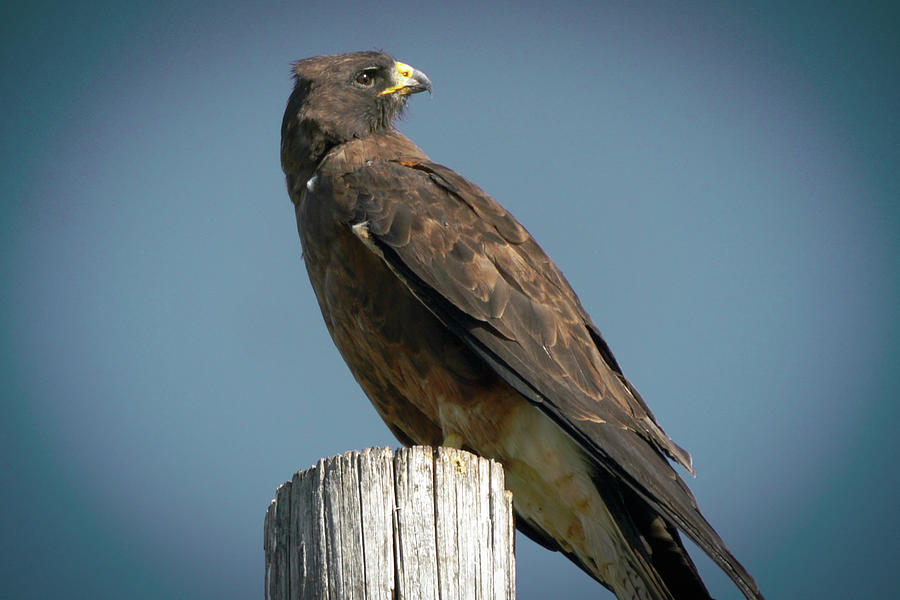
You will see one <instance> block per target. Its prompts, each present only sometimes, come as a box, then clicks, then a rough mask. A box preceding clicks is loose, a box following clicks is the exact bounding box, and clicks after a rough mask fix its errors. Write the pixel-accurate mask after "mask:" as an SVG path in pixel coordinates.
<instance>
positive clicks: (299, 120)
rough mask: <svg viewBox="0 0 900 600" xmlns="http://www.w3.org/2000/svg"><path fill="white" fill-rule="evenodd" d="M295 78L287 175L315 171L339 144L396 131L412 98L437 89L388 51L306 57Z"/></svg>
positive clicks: (287, 128) (286, 139)
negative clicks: (322, 159) (402, 114)
mask: <svg viewBox="0 0 900 600" xmlns="http://www.w3.org/2000/svg"><path fill="white" fill-rule="evenodd" d="M294 79H295V85H294V91H293V93H292V94H291V97H290V99H289V100H288V104H287V109H286V110H285V113H284V120H283V121H282V124H281V165H282V168H283V169H284V171H285V173H290V172H295V173H296V172H297V171H298V170H302V171H306V170H308V169H310V168H311V167H312V168H314V166H315V164H317V163H318V161H319V160H320V159H321V158H322V157H323V156H324V155H325V153H326V152H328V150H329V149H330V148H332V147H334V146H335V145H337V144H340V143H343V142H346V141H349V140H352V139H354V138H362V137H366V136H369V135H372V134H374V133H377V132H379V131H389V130H392V129H393V127H394V125H393V121H394V119H395V118H396V117H397V116H398V115H399V114H400V112H401V111H402V110H403V107H404V106H405V105H406V99H407V96H409V94H415V93H417V92H422V91H425V90H428V91H429V92H430V91H431V82H430V81H429V80H428V77H426V76H425V74H424V73H422V72H421V71H418V70H416V69H414V68H412V67H410V66H409V65H406V64H403V63H401V62H397V61H395V60H394V59H393V58H392V57H390V56H389V55H387V54H385V53H383V52H355V53H353V54H336V55H332V56H316V57H313V58H306V59H304V60H300V61H297V62H296V63H294ZM310 162H312V165H310V164H309V163H310Z"/></svg>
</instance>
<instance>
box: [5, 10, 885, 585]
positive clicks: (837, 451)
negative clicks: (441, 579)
mask: <svg viewBox="0 0 900 600" xmlns="http://www.w3.org/2000/svg"><path fill="white" fill-rule="evenodd" d="M892 5H893V6H892ZM898 27H900V21H898V18H897V14H896V11H895V3H885V4H883V5H879V4H877V3H874V4H873V3H866V4H865V5H860V4H857V3H829V6H828V7H825V6H824V5H823V3H818V2H816V3H812V2H810V3H782V2H762V3H752V5H751V4H750V3H724V4H723V3H716V4H714V5H705V4H693V3H687V4H685V3H681V4H678V5H677V6H674V5H673V4H671V3H659V4H657V3H640V4H628V5H627V6H621V5H619V4H618V3H617V4H615V5H605V4H601V3H592V2H579V3H576V2H571V3H566V2H562V3H552V4H550V3H548V4H546V5H539V4H536V3H514V2H504V3H496V4H484V5H483V4H479V3H472V4H466V3H459V4H454V5H451V4H449V3H438V4H419V3H406V4H404V3H399V2H392V3H358V4H353V3H351V4H345V3H341V2H303V3H299V2H298V3H294V2H278V3H241V4H216V5H207V4H206V3H185V2H154V3H110V4H91V3H81V4H79V3H58V4H56V3H41V2H28V3H24V2H12V3H10V2H7V3H5V4H4V7H3V9H2V18H0V43H2V67H0V68H2V77H3V86H2V99H0V106H2V113H3V115H2V119H0V132H2V139H3V144H2V149H0V152H2V164H3V167H2V171H0V181H2V190H3V202H2V204H0V250H2V254H0V269H2V271H0V274H2V285H3V287H2V297H0V298H2V307H0V308H2V311H0V333H2V340H0V342H2V345H0V352H2V361H0V367H2V382H3V386H2V388H3V389H2V395H3V404H2V415H0V436H2V437H0V456H2V462H0V465H2V484H0V525H2V543H3V545H2V553H3V556H2V557H0V581H2V583H0V590H2V591H0V595H2V596H3V597H8V598H17V599H18V598H49V597H58V596H65V597H70V598H101V599H102V598H122V597H126V598H131V599H142V598H184V599H201V598H213V597H217V598H224V599H229V598H235V599H237V598H260V597H262V581H263V555H262V521H263V515H264V512H265V509H266V506H267V505H268V502H269V500H270V498H271V497H272V495H273V493H274V490H275V488H276V486H277V485H278V484H280V483H281V482H282V481H284V480H285V479H288V478H289V477H290V476H291V474H292V473H293V472H294V471H295V470H297V469H301V468H306V467H307V466H309V465H310V464H312V463H313V462H314V461H316V460H317V459H318V458H319V457H323V456H328V455H331V454H337V453H341V452H343V451H346V450H350V449H356V448H363V447H367V446H373V445H396V443H395V441H394V440H393V439H392V437H391V436H390V435H389V433H388V431H387V428H386V427H385V426H384V425H383V424H382V423H381V422H380V420H379V419H378V417H377V416H376V414H375V412H374V410H373V409H372V408H371V407H370V405H369V403H368V402H367V400H366V399H365V398H364V396H363V395H362V393H361V392H360V390H359V389H358V388H357V386H356V384H355V383H354V382H353V380H352V378H351V377H350V375H349V373H348V371H347V369H346V368H345V366H344V365H343V363H342V362H341V359H340V357H339V356H338V354H337V352H336V351H335V350H334V348H333V346H332V344H331V341H330V340H329V338H328V335H327V333H326V331H325V327H324V326H323V324H322V322H321V317H320V315H319V313H318V308H317V307H316V305H315V301H314V298H313V294H312V292H311V290H310V287H309V284H308V282H307V279H306V275H305V272H304V270H303V267H302V265H301V261H300V251H299V242H298V240H297V235H296V230H295V224H294V216H293V210H292V208H291V205H290V203H289V201H288V198H287V195H286V193H285V189H284V184H283V179H282V175H281V172H280V168H279V163H278V144H279V126H280V123H281V115H282V110H283V107H284V103H285V100H286V98H287V95H288V93H289V91H290V80H289V63H290V61H292V60H295V59H298V58H302V57H306V56H311V55H316V54H327V53H335V52H345V51H352V50H361V49H373V48H379V49H385V50H387V51H389V52H390V53H392V54H393V55H395V56H396V57H397V58H399V59H401V60H403V61H405V62H408V63H410V64H412V65H414V66H416V67H418V68H420V69H422V70H423V71H425V72H426V73H428V75H429V76H430V77H431V79H432V81H433V82H434V87H435V93H434V96H433V97H431V98H428V97H427V96H417V97H414V98H412V101H411V106H410V110H409V111H408V114H407V116H406V118H405V120H404V121H403V122H402V123H401V124H400V128H401V130H402V131H404V132H405V133H406V134H407V135H409V136H410V137H411V138H412V139H413V140H415V141H416V142H417V143H418V144H419V145H420V146H421V147H422V148H423V149H424V150H425V151H426V152H428V153H429V155H430V156H431V157H432V158H433V159H434V160H436V161H438V162H441V163H444V164H447V165H449V166H451V167H452V168H454V169H456V170H458V171H459V172H460V173H462V174H464V175H465V176H466V177H468V178H470V179H471V180H473V181H474V182H476V183H477V184H479V185H480V186H482V187H483V188H484V189H485V190H487V191H488V192H489V193H490V194H492V195H493V196H494V197H495V198H497V199H498V200H499V201H500V202H501V203H503V204H504V205H505V206H507V207H508V208H509V209H510V210H511V211H512V212H513V213H514V214H515V215H516V216H517V217H518V218H519V219H520V220H521V221H522V222H523V223H524V224H525V226H526V227H528V228H529V230H530V231H531V232H532V233H533V234H534V235H535V236H536V237H537V239H538V240H539V241H540V242H541V244H542V245H543V246H544V248H545V249H546V250H547V251H548V252H549V253H550V254H551V256H553V257H554V259H555V260H556V262H557V263H558V264H559V265H560V267H561V268H562V269H563V271H564V272H565V273H566V275H567V276H568V277H569V279H570V280H571V282H572V284H573V286H574V287H575V288H576V290H578V292H579V294H580V296H581V298H582V300H583V301H584V304H585V305H586V306H587V308H588V310H589V311H590V312H591V313H592V315H593V317H594V319H595V321H596V322H597V323H598V324H599V326H600V328H601V329H602V330H603V332H604V334H605V336H606V337H607V340H608V341H609V343H610V345H611V346H612V348H613V350H614V351H615V352H616V354H617V356H618V358H619V360H620V362H621V363H622V365H623V367H624V369H625V371H626V373H627V374H628V376H629V377H630V378H631V379H632V381H633V382H634V383H635V384H636V386H637V387H638V389H640V390H641V391H642V393H643V395H644V396H645V398H646V399H647V400H648V401H649V403H650V405H651V406H652V407H653V409H654V411H655V412H656V415H657V417H658V418H659V420H660V422H661V423H662V424H663V426H664V427H665V428H666V430H667V431H668V433H669V434H670V435H671V436H672V437H673V438H674V439H675V440H676V441H678V442H679V443H681V444H682V445H684V446H685V447H687V448H688V449H689V450H691V451H692V453H693V455H694V459H695V465H696V467H697V472H698V476H697V478H696V479H694V480H692V481H691V485H692V487H693V489H694V491H695V492H696V495H697V496H698V498H699V501H700V504H701V506H702V507H703V509H704V511H705V513H706V515H707V516H708V518H709V519H710V521H712V523H713V524H714V525H715V526H716V527H717V528H718V530H719V531H720V532H721V534H722V535H723V537H724V538H725V539H726V540H727V542H728V543H729V545H730V546H731V548H732V550H734V552H735V553H736V554H737V555H738V556H739V557H740V558H741V560H742V561H743V562H744V563H745V564H746V565H747V566H748V568H749V569H750V571H751V572H752V573H753V574H754V575H755V576H756V578H757V580H758V582H759V584H760V586H761V588H762V589H763V591H764V592H766V593H767V594H768V596H769V597H770V598H847V597H854V598H864V597H886V596H888V595H890V594H891V592H892V591H896V581H897V575H896V573H897V568H898V566H900V565H898V563H897V556H898V553H900V547H898V533H900V531H898V525H897V518H896V508H897V500H896V493H897V491H898V489H900V481H898V479H900V478H898V469H897V467H896V464H895V462H896V459H897V458H898V445H897V441H896V432H895V428H896V424H897V422H898V417H900V414H898V412H900V411H898V397H900V375H898V373H900V368H898V366H900V365H898V357H900V347H898V346H900V345H898V339H900V327H898V318H897V317H898V306H900V295H898V283H900V281H898V273H900V268H898V250H900V248H898V246H900V210H898V199H900V186H898V183H900V177H898V154H900V150H898V148H900V110H898V107H900V92H898V90H900V77H898V66H897V65H898V62H897V57H898V56H900V42H898V40H900V38H898V36H897V31H898ZM518 562H519V571H518V585H519V598H520V599H521V600H528V599H537V598H545V597H548V596H550V595H552V596H553V597H569V598H608V597H609V595H608V594H607V592H606V591H605V590H603V589H601V588H600V587H599V586H598V585H596V584H595V583H593V582H592V581H590V580H589V579H588V578H587V577H586V576H585V575H583V574H582V573H581V572H580V571H578V570H577V569H576V568H575V567H573V566H571V565H570V564H568V563H567V562H566V561H565V560H564V559H562V558H560V557H559V556H558V555H554V554H551V553H548V552H546V551H544V550H543V549H540V548H538V547H536V546H535V545H534V544H532V543H531V542H529V541H527V540H525V539H521V538H520V540H519V546H518ZM700 565H701V569H702V571H703V572H704V574H705V576H706V578H707V580H708V582H709V585H710V586H711V588H712V590H713V592H714V594H715V595H717V597H719V598H735V597H737V591H736V590H735V589H734V588H733V587H731V586H730V584H729V583H728V581H727V580H726V579H725V577H724V576H723V575H721V574H720V573H719V572H718V571H717V570H716V569H715V567H713V566H712V565H711V563H710V562H709V561H708V560H705V559H700Z"/></svg>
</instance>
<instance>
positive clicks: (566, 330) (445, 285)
mask: <svg viewBox="0 0 900 600" xmlns="http://www.w3.org/2000/svg"><path fill="white" fill-rule="evenodd" d="M330 192H331V193H333V194H334V199H335V201H336V202H337V203H338V205H341V206H347V207H348V211H347V214H348V215H353V216H352V218H350V219H349V221H348V225H350V226H354V225H359V224H367V226H368V233H369V235H370V236H371V239H370V240H368V241H367V244H368V245H369V247H372V244H374V245H375V246H377V248H376V250H377V251H378V253H379V254H380V255H381V256H382V258H383V259H384V260H385V261H386V263H387V264H388V265H389V266H390V267H391V268H392V269H393V270H394V272H395V273H396V274H397V276H398V277H400V278H401V279H402V280H403V281H404V283H405V284H406V285H407V286H408V287H409V288H410V290H411V291H412V292H413V293H414V294H415V295H416V297H418V298H419V300H420V301H422V302H423V303H424V304H425V305H426V306H427V307H428V308H429V309H430V310H431V311H432V312H433V313H434V314H435V315H436V316H437V317H438V318H439V319H441V321H442V322H443V323H444V324H445V325H446V326H447V327H448V328H450V329H451V330H452V331H454V332H455V333H456V334H457V335H458V336H459V337H460V338H461V339H463V340H464V341H465V343H466V344H467V345H468V346H469V347H470V348H472V349H473V350H474V351H475V352H476V353H478V354H479V355H480V356H481V357H482V358H483V359H484V360H485V361H486V362H487V363H488V364H490V365H491V366H492V368H494V370H495V371H496V372H497V373H498V374H500V375H501V376H502V377H503V378H504V379H506V381H507V382H508V383H509V384H510V385H511V386H513V387H514V388H515V389H516V390H518V391H519V392H520V393H522V394H523V396H525V397H526V398H528V399H529V400H530V401H532V402H534V403H535V404H537V405H538V406H539V407H540V408H541V409H542V410H543V411H544V412H545V413H546V414H547V415H548V416H549V417H550V418H552V419H554V420H555V421H556V422H557V423H558V424H559V425H560V426H561V427H563V429H564V430H566V431H567V432H568V433H569V434H570V435H571V436H572V437H573V438H574V439H575V440H577V441H578V442H579V443H580V444H581V445H582V447H583V448H584V449H585V450H586V451H587V452H588V454H589V455H590V456H592V457H594V459H595V460H596V462H597V464H598V465H599V466H601V467H602V468H604V469H605V470H606V471H607V472H609V473H611V474H612V475H614V476H616V477H619V478H621V479H622V480H623V481H624V482H625V483H627V484H628V485H629V486H630V487H631V488H632V489H633V490H634V491H635V492H636V493H637V494H638V495H640V496H641V497H642V498H643V499H644V500H645V501H647V502H648V503H649V504H650V506H652V507H653V508H654V509H655V510H657V511H658V512H659V513H660V514H662V515H663V516H664V517H665V518H666V519H667V520H668V521H670V522H671V523H673V524H674V525H676V526H677V527H678V528H680V529H682V530H683V531H684V532H685V533H687V534H688V535H689V536H690V537H691V538H692V539H693V540H694V541H695V542H696V543H697V544H698V545H699V546H700V547H701V548H702V549H703V550H704V551H705V552H706V553H707V554H709V555H710V556H711V557H712V558H713V560H715V562H716V563H717V564H719V566H720V567H722V569H723V570H725V571H726V573H728V575H729V576H730V577H731V578H732V579H733V580H734V581H735V583H736V584H737V585H738V587H740V588H741V590H742V591H743V592H744V594H745V595H746V596H747V597H748V598H756V597H759V596H758V594H759V592H758V589H757V588H756V585H755V583H754V582H753V579H752V578H751V577H750V575H749V574H748V573H747V572H746V571H745V570H744V568H743V567H742V566H741V565H740V564H739V563H738V562H737V560H736V559H735V558H734V557H733V556H732V555H731V553H730V552H729V551H728V549H727V548H726V547H725V544H724V543H723V542H722V540H721V539H720V538H719V536H718V534H716V532H715V531H714V530H713V528H712V527H711V526H710V525H709V523H708V522H707V521H706V520H705V519H704V517H703V516H702V515H701V514H700V512H699V511H698V509H697V504H696V501H695V500H694V497H693V495H692V494H691V492H690V490H689V489H688V487H687V485H686V484H685V483H684V481H683V480H682V479H681V478H680V477H679V476H678V474H677V473H676V472H675V471H674V470H673V469H672V467H671V465H670V464H669V463H668V462H667V461H666V460H665V458H664V456H663V453H664V454H666V455H668V456H669V457H670V458H672V459H674V460H676V461H677V462H679V463H681V464H682V465H684V466H685V467H686V468H687V469H688V470H690V469H691V464H690V456H689V455H688V454H687V452H685V451H684V450H683V449H682V448H680V447H679V446H677V445H676V444H675V443H674V442H672V441H671V440H670V439H669V438H668V436H666V434H665V433H664V432H663V430H662V429H661V428H660V427H659V425H658V424H657V423H656V421H655V419H654V417H653V415H652V413H651V412H650V410H649V409H648V408H647V406H646V404H645V403H644V401H643V399H642V398H641V397H640V395H639V394H637V391H636V390H634V388H633V387H632V386H631V384H630V383H629V382H628V381H627V380H626V379H625V378H624V376H623V375H622V373H621V369H619V365H618V364H617V363H616V361H615V358H614V357H613V356H612V353H611V352H610V350H609V348H608V346H607V345H606V343H605V342H604V341H603V339H602V337H601V336H600V334H599V331H598V330H597V328H596V327H595V326H594V324H593V323H592V322H591V320H590V318H589V317H588V315H587V313H586V312H585V310H584V308H583V307H582V305H581V303H580V301H579V300H578V298H577V296H576V295H575V292H574V291H573V290H572V288H571V287H570V286H569V284H568V282H567V281H566V280H565V278H564V277H563V275H562V273H561V272H560V271H559V269H557V267H556V266H555V265H554V264H553V262H552V261H551V260H550V258H549V257H548V256H547V255H546V254H545V253H544V252H543V250H542V249H541V248H540V247H539V246H538V245H537V243H536V242H535V241H534V240H533V239H532V237H531V236H530V235H529V234H528V232H527V231H526V230H525V229H524V228H523V227H522V226H521V225H520V224H519V223H518V222H517V221H516V220H515V218H513V217H512V215H510V214H509V213H507V212H506V211H505V210H504V209H503V208H502V207H501V206H500V205H499V204H497V203H496V202H495V201H494V200H492V199H491V198H490V197H489V196H488V195H487V194H485V193H484V192H483V191H482V190H480V189H479V188H478V187H477V186H475V185H473V184H472V183H470V182H468V181H467V180H465V179H464V178H462V177H461V176H459V175H458V174H456V173H454V172H453V171H451V170H450V169H447V168H446V167H443V166H441V165H438V164H435V163H431V162H428V161H426V160H417V161H411V160H404V161H396V162H393V161H369V162H367V163H366V164H364V165H360V167H359V168H357V169H355V170H352V171H350V172H348V173H343V174H342V175H340V176H339V177H335V178H334V180H333V189H331V190H330Z"/></svg>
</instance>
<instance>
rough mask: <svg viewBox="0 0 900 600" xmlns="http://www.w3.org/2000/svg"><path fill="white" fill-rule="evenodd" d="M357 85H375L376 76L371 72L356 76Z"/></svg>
mask: <svg viewBox="0 0 900 600" xmlns="http://www.w3.org/2000/svg"><path fill="white" fill-rule="evenodd" d="M356 83H358V84H359V85H364V86H366V87H369V86H371V85H372V84H373V83H375V75H374V74H373V73H372V72H371V71H363V72H362V73H360V74H359V75H357V76H356Z"/></svg>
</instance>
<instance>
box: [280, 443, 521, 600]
mask: <svg viewBox="0 0 900 600" xmlns="http://www.w3.org/2000/svg"><path fill="white" fill-rule="evenodd" d="M513 533H514V523H513V516H512V494H511V493H510V492H508V491H506V490H505V489H504V483H503V468H502V467H501V466H500V465H499V464H498V463H496V462H494V461H491V460H487V459H484V458H479V457H477V456H475V455H473V454H470V453H468V452H463V451H461V450H455V449H452V448H436V449H435V448H428V447H414V448H403V449H400V450H398V451H397V453H396V455H393V456H392V455H391V451H390V449H389V448H369V449H366V450H363V451H362V452H356V451H354V452H348V453H346V454H344V455H342V456H335V457H332V458H327V459H321V460H319V462H318V464H316V465H315V466H314V467H312V468H310V469H308V470H306V471H301V472H298V473H296V474H295V475H294V477H293V479H292V480H291V481H288V482H286V483H284V484H282V485H281V486H280V487H279V488H278V491H277V492H276V493H275V499H274V500H272V504H271V505H270V506H269V509H268V511H267V512H266V522H265V540H264V547H265V553H266V600H299V599H310V600H320V599H328V600H357V599H358V600H375V599H377V600H391V599H393V598H396V599H398V600H432V599H433V600H439V599H441V598H443V599H445V600H446V599H454V600H456V599H460V600H513V599H514V598H515V560H514V558H513V539H514V537H513Z"/></svg>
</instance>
